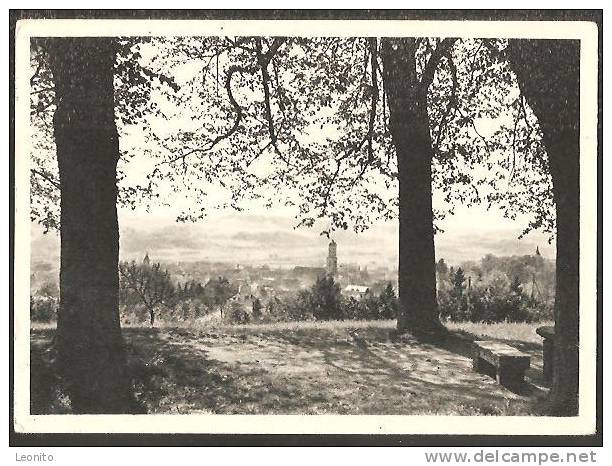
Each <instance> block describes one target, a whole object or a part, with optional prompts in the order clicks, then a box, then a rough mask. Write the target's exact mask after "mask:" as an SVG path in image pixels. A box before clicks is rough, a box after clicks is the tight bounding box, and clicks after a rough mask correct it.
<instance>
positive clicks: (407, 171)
mask: <svg viewBox="0 0 612 466" xmlns="http://www.w3.org/2000/svg"><path fill="white" fill-rule="evenodd" d="M381 46H382V50H381V52H382V57H383V64H384V67H383V80H384V85H385V90H386V93H387V99H388V102H389V124H390V130H391V135H392V138H393V144H394V146H395V151H396V153H397V163H398V172H399V313H398V322H397V326H398V330H399V331H400V332H411V333H437V332H439V331H441V330H443V329H444V327H443V326H442V324H441V323H440V319H439V316H438V306H437V302H436V258H435V248H434V229H433V210H432V188H431V162H432V158H433V149H432V144H431V134H430V131H429V117H428V114H427V85H423V84H422V83H421V82H420V81H419V79H418V76H417V71H416V58H415V52H416V43H415V39H413V38H401V39H383V40H382V44H381Z"/></svg>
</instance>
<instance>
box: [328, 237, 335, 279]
mask: <svg viewBox="0 0 612 466" xmlns="http://www.w3.org/2000/svg"><path fill="white" fill-rule="evenodd" d="M336 249H337V245H336V242H335V241H334V240H333V239H332V240H331V242H330V243H329V246H328V250H327V267H326V269H327V275H329V276H330V277H335V276H336V273H337V272H338V257H337V256H336Z"/></svg>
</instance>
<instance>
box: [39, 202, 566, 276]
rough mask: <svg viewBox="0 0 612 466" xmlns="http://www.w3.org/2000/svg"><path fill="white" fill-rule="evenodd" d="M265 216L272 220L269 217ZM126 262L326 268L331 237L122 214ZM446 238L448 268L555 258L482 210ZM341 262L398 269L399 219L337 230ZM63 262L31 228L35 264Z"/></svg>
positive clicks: (260, 217)
mask: <svg viewBox="0 0 612 466" xmlns="http://www.w3.org/2000/svg"><path fill="white" fill-rule="evenodd" d="M266 213H267V215H266ZM119 224H120V245H121V247H120V257H121V259H122V260H133V259H142V257H144V255H145V253H147V252H148V253H149V255H150V257H151V259H152V260H156V261H157V260H160V261H163V262H179V261H184V262H190V261H219V262H228V263H243V264H249V265H257V264H260V265H264V264H267V265H270V266H285V267H289V266H292V265H303V266H312V267H325V266H326V257H327V253H328V243H329V239H328V238H327V237H325V236H321V235H320V229H317V228H316V227H315V228H310V229H307V228H300V229H294V228H293V226H294V225H295V219H294V218H292V217H291V216H290V215H287V214H286V213H285V212H281V211H278V210H270V211H269V212H265V211H264V212H258V213H256V214H253V213H249V212H233V213H228V212H221V213H218V214H215V215H211V216H210V217H207V218H206V219H204V220H202V221H200V222H197V223H177V222H175V221H174V218H172V217H171V216H168V215H160V214H149V215H146V214H142V213H139V214H134V213H133V212H130V211H125V210H120V215H119ZM439 226H440V227H441V228H442V229H443V230H444V232H443V233H438V234H437V235H436V238H435V241H436V257H437V259H440V258H444V259H445V260H446V261H447V262H448V263H449V264H456V263H460V262H463V261H466V260H478V259H480V258H481V257H483V256H484V255H485V254H489V253H490V254H494V255H497V256H512V255H525V254H533V253H534V252H535V250H536V248H539V249H540V251H541V253H542V255H543V256H544V257H546V258H549V259H554V257H555V244H554V241H553V242H552V243H550V244H549V243H548V235H546V234H543V233H541V232H532V233H530V234H529V235H527V237H525V238H523V239H521V240H518V239H517V237H518V235H519V233H520V231H522V229H523V228H524V224H522V223H521V222H519V221H512V220H509V219H505V218H503V216H502V215H501V213H499V212H495V211H486V210H484V209H482V208H478V207H471V208H459V209H457V212H456V215H455V216H450V217H447V218H446V219H445V220H444V221H441V222H439ZM332 238H333V239H334V240H335V241H336V242H337V243H338V246H337V247H338V253H337V261H338V264H343V263H346V264H349V263H354V264H361V265H364V266H386V267H390V268H395V267H397V249H398V231H397V224H396V222H395V221H392V222H386V223H379V224H377V225H374V226H373V227H372V228H370V229H369V230H367V231H365V232H363V233H360V234H355V233H353V232H351V231H337V232H334V233H333V234H332ZM54 257H55V258H57V257H59V236H58V235H57V234H56V233H53V232H52V233H49V234H47V235H43V234H42V229H41V228H40V227H39V226H38V225H35V224H33V225H32V260H39V259H43V258H45V259H51V260H53V258H54Z"/></svg>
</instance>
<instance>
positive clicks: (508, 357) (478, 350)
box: [472, 340, 531, 390]
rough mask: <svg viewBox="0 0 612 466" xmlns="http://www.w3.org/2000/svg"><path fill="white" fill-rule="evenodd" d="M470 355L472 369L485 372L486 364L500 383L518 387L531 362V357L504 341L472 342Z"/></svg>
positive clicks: (508, 386)
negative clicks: (472, 351)
mask: <svg viewBox="0 0 612 466" xmlns="http://www.w3.org/2000/svg"><path fill="white" fill-rule="evenodd" d="M473 348H474V353H473V357H472V362H473V367H474V370H476V371H478V372H485V370H486V369H487V366H489V367H490V368H493V369H494V371H495V379H496V380H497V382H498V383H499V384H500V385H503V386H505V387H507V388H510V389H515V390H516V389H519V388H520V387H521V386H522V385H523V383H524V381H525V371H526V370H527V369H528V368H529V366H530V364H531V357H530V356H529V355H528V354H525V353H523V352H521V351H519V350H518V349H516V348H513V347H512V346H510V345H506V344H505V343H499V342H497V341H490V340H481V341H475V342H474V347H473Z"/></svg>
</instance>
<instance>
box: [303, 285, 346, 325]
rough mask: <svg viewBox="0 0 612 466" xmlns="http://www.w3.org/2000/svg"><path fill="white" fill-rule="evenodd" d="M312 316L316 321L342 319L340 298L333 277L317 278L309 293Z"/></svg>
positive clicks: (338, 287)
mask: <svg viewBox="0 0 612 466" xmlns="http://www.w3.org/2000/svg"><path fill="white" fill-rule="evenodd" d="M310 295H311V296H310V301H311V303H310V304H311V308H312V314H313V315H314V316H315V318H316V319H317V320H333V319H342V318H343V317H344V316H343V315H342V296H341V294H340V286H339V285H338V284H337V283H336V282H335V281H334V277H331V276H326V277H318V278H317V281H316V282H315V284H314V285H313V286H312V288H311V291H310Z"/></svg>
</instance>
